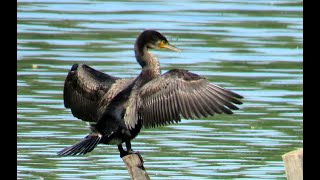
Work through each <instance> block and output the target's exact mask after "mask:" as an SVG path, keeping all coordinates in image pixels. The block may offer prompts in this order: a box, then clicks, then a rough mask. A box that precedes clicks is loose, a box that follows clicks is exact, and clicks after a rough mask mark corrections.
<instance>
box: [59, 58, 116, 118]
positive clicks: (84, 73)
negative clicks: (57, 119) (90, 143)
mask: <svg viewBox="0 0 320 180" xmlns="http://www.w3.org/2000/svg"><path fill="white" fill-rule="evenodd" d="M117 79H119V78H116V77H113V76H110V75H108V74H105V73H102V72H100V71H97V70H95V69H93V68H91V67H89V66H87V65H85V64H79V65H78V64H75V65H73V66H72V68H71V70H70V71H69V73H68V76H67V77H66V80H65V83H64V91H63V98H64V106H65V107H66V108H70V109H71V111H72V114H73V115H74V116H75V117H77V118H79V119H82V120H84V121H89V122H96V121H97V118H98V117H99V114H98V109H99V101H100V100H101V98H102V97H103V95H104V94H106V93H107V92H108V90H109V89H110V87H111V86H112V84H113V83H114V82H115V81H116V80H117Z"/></svg>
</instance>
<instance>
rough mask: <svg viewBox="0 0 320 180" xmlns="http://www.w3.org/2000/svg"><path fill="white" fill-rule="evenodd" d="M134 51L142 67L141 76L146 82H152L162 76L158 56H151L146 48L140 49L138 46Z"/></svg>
mask: <svg viewBox="0 0 320 180" xmlns="http://www.w3.org/2000/svg"><path fill="white" fill-rule="evenodd" d="M134 50H135V55H136V59H137V61H138V63H139V64H140V65H141V67H142V71H141V73H140V76H143V79H145V80H152V79H154V78H156V77H158V76H160V63H159V61H158V59H157V58H156V56H154V55H153V54H151V53H150V52H149V51H148V48H147V47H146V46H145V47H143V48H140V49H139V48H138V46H137V45H135V48H134Z"/></svg>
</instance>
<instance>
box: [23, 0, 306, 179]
mask: <svg viewBox="0 0 320 180" xmlns="http://www.w3.org/2000/svg"><path fill="white" fill-rule="evenodd" d="M17 6H18V9H17V11H18V13H17V43H18V44H17V49H18V51H17V56H18V60H17V75H18V76H17V92H18V93H17V102H18V104H17V112H18V115H17V131H18V132H17V163H18V164H17V176H18V179H40V178H43V179H130V177H129V175H128V172H127V169H126V168H125V165H124V163H123V162H122V160H121V159H120V158H119V153H118V150H117V148H116V147H115V146H107V145H99V146H98V147H97V148H95V149H94V151H92V152H91V153H89V154H87V155H85V156H78V157H57V156H56V152H57V151H59V150H61V149H62V148H64V147H66V146H69V145H72V144H74V143H76V142H78V141H79V140H80V139H81V138H83V137H84V136H86V135H87V134H88V133H89V129H88V127H87V125H86V123H85V122H82V121H80V120H78V119H76V118H75V117H73V116H72V114H71V112H70V110H69V109H65V108H64V105H63V97H62V92H63V84H64V79H65V77H66V75H67V73H68V70H69V69H70V68H71V66H72V64H74V63H86V64H88V65H90V66H91V67H93V68H95V69H98V70H100V71H103V72H105V73H109V74H111V75H114V76H119V77H134V76H136V75H137V74H138V73H139V72H140V66H139V65H138V64H137V63H136V61H135V59H134V52H133V44H134V41H135V38H136V37H137V35H138V34H139V33H140V32H141V31H142V30H144V29H149V28H152V29H157V30H159V31H160V32H162V33H163V34H164V35H165V36H166V37H167V38H168V40H169V42H170V43H171V44H173V45H175V46H177V47H179V48H180V49H182V52H181V53H175V52H169V51H153V53H154V54H155V55H156V56H157V57H158V59H159V60H160V62H161V67H162V72H166V71H167V70H169V69H172V68H184V69H187V70H189V71H192V72H194V73H197V74H199V75H202V76H204V77H207V78H208V79H209V80H210V81H211V82H213V83H215V84H217V85H220V86H223V87H225V88H228V89H231V90H233V91H235V92H237V93H239V94H241V95H243V96H244V97H245V98H244V99H243V102H244V104H243V105H241V106H239V107H240V110H239V111H235V113H234V114H233V115H232V116H229V115H216V116H214V117H210V118H206V119H197V120H182V122H181V123H179V124H173V125H169V126H166V127H159V128H155V129H143V130H142V132H141V133H140V134H139V136H138V137H137V138H136V139H135V140H133V141H132V145H133V149H134V150H136V151H139V152H140V153H141V155H142V156H143V158H144V161H145V164H144V166H145V168H146V169H147V172H148V174H149V175H150V177H151V179H285V172H284V167H283V163H282V159H281V155H282V154H284V153H286V152H288V151H292V150H295V149H297V148H300V147H302V146H303V88H302V85H303V70H302V69H303V64H302V57H303V44H302V41H303V36H302V31H303V23H302V19H303V18H302V17H303V16H302V1H294V0H292V1H289V0H288V1H285V0H281V1H250V0H230V1H177V2H171V1H154V2H153V3H150V2H145V1H109V2H105V1H73V0H70V1H63V2H60V1H57V2H56V1H20V0H19V1H18V3H17Z"/></svg>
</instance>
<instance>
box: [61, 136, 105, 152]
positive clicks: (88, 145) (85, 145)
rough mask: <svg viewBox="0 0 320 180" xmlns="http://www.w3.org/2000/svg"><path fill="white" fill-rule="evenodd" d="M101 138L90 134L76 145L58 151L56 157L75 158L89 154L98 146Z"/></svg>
mask: <svg viewBox="0 0 320 180" xmlns="http://www.w3.org/2000/svg"><path fill="white" fill-rule="evenodd" d="M101 138H102V136H101V135H100V134H90V135H88V136H86V137H85V138H84V139H82V140H81V141H80V142H78V143H77V144H75V145H73V146H70V147H66V148H64V149H62V150H61V151H59V152H58V156H75V155H83V154H86V153H88V152H91V151H92V150H93V149H94V148H95V147H96V146H97V145H98V144H99V142H100V140H101Z"/></svg>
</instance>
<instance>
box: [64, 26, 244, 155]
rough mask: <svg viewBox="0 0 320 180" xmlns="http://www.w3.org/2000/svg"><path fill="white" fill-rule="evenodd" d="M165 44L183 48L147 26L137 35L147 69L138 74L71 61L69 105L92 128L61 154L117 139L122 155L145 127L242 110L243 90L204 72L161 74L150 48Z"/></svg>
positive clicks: (66, 91) (85, 150)
mask: <svg viewBox="0 0 320 180" xmlns="http://www.w3.org/2000/svg"><path fill="white" fill-rule="evenodd" d="M163 48H165V49H170V50H173V51H180V50H179V49H178V48H176V47H174V46H172V45H170V44H169V42H168V40H167V39H166V38H165V37H164V36H163V35H162V34H160V33H159V32H157V31H154V30H145V31H143V32H142V33H141V34H140V35H139V36H138V38H137V40H136V42H135V46H134V51H135V56H136V60H137V61H138V63H139V64H140V65H141V67H142V71H141V73H140V74H139V75H138V76H137V77H136V78H127V79H122V78H118V77H114V76H111V75H108V74H105V73H102V72H100V71H97V70H95V69H93V68H91V67H89V66H88V65H85V64H79V65H78V64H75V65H73V66H72V68H71V70H70V71H69V73H68V75H67V77H66V80H65V84H64V92H63V96H64V105H65V107H66V108H70V109H71V111H72V114H73V115H74V116H75V117H77V118H79V119H81V120H83V121H87V122H90V128H91V133H90V134H89V135H87V136H86V137H85V138H84V139H82V140H81V141H80V142H78V143H77V144H75V145H73V146H70V147H67V148H64V149H63V150H61V151H60V152H58V155H59V156H68V155H82V154H86V153H88V152H90V151H92V150H93V149H94V148H95V147H96V146H97V145H98V144H99V143H102V144H115V145H118V149H119V151H120V156H121V157H123V156H125V155H127V154H131V153H132V152H133V151H132V148H131V143H130V141H131V140H132V139H133V138H135V137H136V136H137V135H138V133H139V132H140V129H141V128H142V127H145V128H149V127H155V126H162V125H166V124H170V123H177V122H180V121H181V118H182V117H183V118H185V119H193V118H202V117H208V116H213V115H214V114H221V113H226V114H232V110H238V107H237V106H235V105H234V104H242V102H241V101H240V100H239V99H241V98H243V97H242V96H241V95H239V94H237V93H234V92H232V91H230V90H227V89H224V88H222V87H219V86H217V85H215V84H212V83H210V82H209V81H208V80H207V79H206V78H204V77H201V76H199V75H197V74H194V73H191V72H189V71H187V70H184V69H173V70H170V71H168V72H166V73H164V74H162V75H161V74H160V64H159V61H158V60H157V58H156V57H155V56H154V55H153V54H151V53H150V52H149V51H148V49H163ZM122 143H125V144H126V150H124V149H123V147H122Z"/></svg>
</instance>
